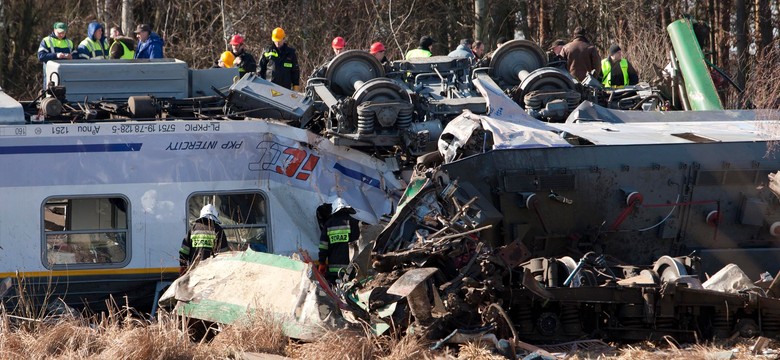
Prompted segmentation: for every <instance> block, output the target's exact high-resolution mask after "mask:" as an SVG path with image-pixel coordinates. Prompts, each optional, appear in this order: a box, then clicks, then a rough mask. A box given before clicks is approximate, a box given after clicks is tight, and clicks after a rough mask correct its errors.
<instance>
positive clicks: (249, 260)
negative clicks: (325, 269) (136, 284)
mask: <svg viewBox="0 0 780 360" xmlns="http://www.w3.org/2000/svg"><path fill="white" fill-rule="evenodd" d="M171 303H175V304H176V308H175V311H176V313H177V314H179V315H181V316H186V317H189V318H193V319H200V320H206V321H212V322H216V323H221V324H231V323H233V322H235V321H237V320H239V319H242V318H246V317H248V316H251V315H252V314H253V313H256V312H270V313H271V314H273V315H274V316H275V318H277V319H278V320H279V321H281V322H282V325H283V330H284V332H285V335H287V336H290V337H292V338H296V339H303V340H315V339H317V338H318V337H319V336H321V335H322V334H324V333H325V332H327V331H330V330H336V329H339V328H344V327H345V326H346V322H345V320H344V319H343V317H342V315H341V313H340V311H339V307H338V305H337V304H336V302H335V301H334V300H333V299H331V298H329V297H328V296H326V295H325V293H324V292H323V291H322V290H321V289H320V288H319V286H318V284H317V283H316V281H315V280H314V277H313V273H312V268H311V265H310V264H306V263H304V262H302V261H298V260H294V259H291V258H288V257H284V256H278V255H271V254H266V253H260V252H254V251H252V250H247V251H246V252H240V253H223V254H218V255H217V256H216V257H213V258H210V259H207V260H205V261H203V262H201V263H200V264H198V265H197V266H196V267H194V268H192V269H190V271H189V272H188V273H187V274H185V275H184V276H182V277H180V278H179V279H177V280H176V281H175V282H174V283H173V284H172V285H171V286H170V287H169V288H168V290H167V291H166V292H165V294H163V296H162V298H161V299H160V304H161V305H164V304H171Z"/></svg>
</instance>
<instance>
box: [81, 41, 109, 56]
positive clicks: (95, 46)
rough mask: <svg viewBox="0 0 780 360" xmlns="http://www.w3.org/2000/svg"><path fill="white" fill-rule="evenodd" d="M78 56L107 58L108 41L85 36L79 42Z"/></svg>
mask: <svg viewBox="0 0 780 360" xmlns="http://www.w3.org/2000/svg"><path fill="white" fill-rule="evenodd" d="M79 57H80V58H82V59H108V41H106V40H105V39H103V41H96V40H92V39H90V38H86V39H84V40H82V41H81V43H80V44H79Z"/></svg>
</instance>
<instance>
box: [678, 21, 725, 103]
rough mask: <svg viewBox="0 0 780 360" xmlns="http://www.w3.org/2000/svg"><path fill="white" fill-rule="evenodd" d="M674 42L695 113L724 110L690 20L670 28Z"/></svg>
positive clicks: (689, 99)
mask: <svg viewBox="0 0 780 360" xmlns="http://www.w3.org/2000/svg"><path fill="white" fill-rule="evenodd" d="M666 31H668V32H669V38H671V40H672V47H673V48H674V53H675V55H677V62H678V63H679V66H680V71H681V72H682V76H683V79H684V80H685V92H686V93H687V94H688V102H689V103H690V105H691V110H723V104H721V103H720V97H719V96H718V92H717V90H716V89H715V84H714V83H713V82H712V77H710V72H709V71H708V70H707V63H706V62H705V61H704V53H703V52H702V51H701V46H699V42H698V41H697V40H696V35H695V34H694V32H693V23H692V22H691V20H689V19H680V20H677V21H675V22H673V23H671V24H669V26H667V27H666Z"/></svg>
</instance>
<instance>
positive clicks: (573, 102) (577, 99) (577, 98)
mask: <svg viewBox="0 0 780 360" xmlns="http://www.w3.org/2000/svg"><path fill="white" fill-rule="evenodd" d="M581 102H582V95H580V93H579V92H577V91H574V90H570V91H568V92H567V93H566V103H567V104H568V105H569V111H574V109H576V108H577V106H579V105H580V103H581Z"/></svg>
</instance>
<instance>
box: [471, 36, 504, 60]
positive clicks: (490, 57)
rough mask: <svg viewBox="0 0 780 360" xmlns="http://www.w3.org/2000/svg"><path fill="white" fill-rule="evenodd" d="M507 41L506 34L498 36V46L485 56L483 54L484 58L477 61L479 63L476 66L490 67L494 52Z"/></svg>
mask: <svg viewBox="0 0 780 360" xmlns="http://www.w3.org/2000/svg"><path fill="white" fill-rule="evenodd" d="M505 42H507V39H506V36H500V37H499V38H498V40H496V48H495V50H493V51H491V52H489V53H487V54H485V56H482V58H480V59H479V60H478V61H477V64H476V65H475V67H478V68H480V67H488V66H490V60H491V59H492V58H493V54H495V53H496V50H498V48H500V47H501V45H504V43H505ZM483 51H484V50H483Z"/></svg>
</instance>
